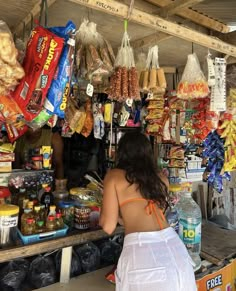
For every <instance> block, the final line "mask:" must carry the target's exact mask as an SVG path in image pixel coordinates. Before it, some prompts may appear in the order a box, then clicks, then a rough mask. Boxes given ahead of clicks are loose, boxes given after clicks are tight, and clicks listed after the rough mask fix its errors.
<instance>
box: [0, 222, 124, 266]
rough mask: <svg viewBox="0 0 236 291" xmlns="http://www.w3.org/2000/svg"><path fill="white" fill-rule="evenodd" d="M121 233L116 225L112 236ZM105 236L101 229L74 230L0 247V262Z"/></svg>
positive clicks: (120, 227) (121, 228)
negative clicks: (49, 238)
mask: <svg viewBox="0 0 236 291" xmlns="http://www.w3.org/2000/svg"><path fill="white" fill-rule="evenodd" d="M123 233H124V228H123V227H122V226H118V227H117V228H116V230H115V232H114V233H113V234H112V236H114V235H116V234H123ZM107 237H109V235H107V234H106V233H105V232H104V231H103V230H102V229H98V230H88V231H75V232H73V233H71V234H69V235H67V236H64V237H61V238H57V239H52V240H46V241H43V242H38V243H34V244H29V245H23V246H22V245H20V246H14V247H11V248H7V249H1V250H0V263H3V262H7V261H10V260H14V259H17V258H23V257H30V256H33V255H37V254H41V253H46V252H51V251H54V250H56V249H61V248H65V247H69V246H74V245H79V244H84V243H87V242H90V241H94V240H99V239H103V238H107Z"/></svg>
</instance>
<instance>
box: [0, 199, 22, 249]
mask: <svg viewBox="0 0 236 291" xmlns="http://www.w3.org/2000/svg"><path fill="white" fill-rule="evenodd" d="M18 216H19V207H18V206H16V205H11V204H3V205H0V247H4V246H7V245H12V244H14V242H15V241H16V239H17V224H18Z"/></svg>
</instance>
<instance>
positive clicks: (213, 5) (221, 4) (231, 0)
mask: <svg viewBox="0 0 236 291" xmlns="http://www.w3.org/2000/svg"><path fill="white" fill-rule="evenodd" d="M192 9H193V10H196V11H198V12H200V13H203V14H204V15H207V16H209V17H211V18H213V19H216V20H218V21H221V22H223V23H225V24H227V25H230V26H233V25H236V0H205V1H203V2H201V3H199V4H197V5H194V6H193V7H192Z"/></svg>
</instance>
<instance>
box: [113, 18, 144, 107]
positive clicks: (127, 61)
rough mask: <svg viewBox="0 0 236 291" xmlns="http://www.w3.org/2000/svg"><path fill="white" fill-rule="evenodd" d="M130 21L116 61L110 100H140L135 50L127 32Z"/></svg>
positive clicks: (125, 24) (125, 23) (125, 25)
mask: <svg viewBox="0 0 236 291" xmlns="http://www.w3.org/2000/svg"><path fill="white" fill-rule="evenodd" d="M127 26H128V21H127V20H125V22H124V27H125V31H124V34H123V38H122V42H121V47H120V48H119V51H118V54H117V56H116V60H115V71H114V73H113V75H112V77H111V85H110V93H109V98H110V99H111V100H117V101H120V102H122V101H125V100H127V99H128V98H131V99H134V100H140V93H139V83H138V73H137V69H136V67H135V62H134V54H133V49H132V47H131V46H130V41H129V35H128V32H127Z"/></svg>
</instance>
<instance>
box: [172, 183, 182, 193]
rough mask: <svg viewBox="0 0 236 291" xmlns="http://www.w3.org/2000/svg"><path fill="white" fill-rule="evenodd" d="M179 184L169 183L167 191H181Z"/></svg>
mask: <svg viewBox="0 0 236 291" xmlns="http://www.w3.org/2000/svg"><path fill="white" fill-rule="evenodd" d="M181 189H182V188H181V186H180V185H178V184H170V186H169V191H170V192H178V191H181Z"/></svg>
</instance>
